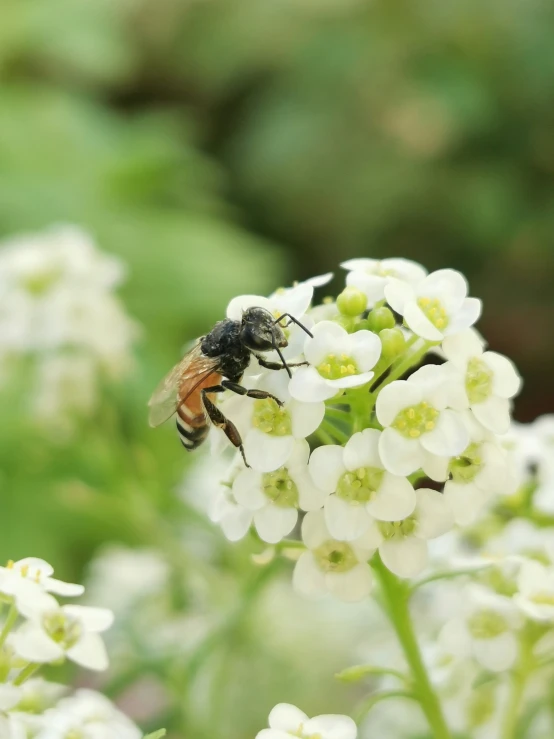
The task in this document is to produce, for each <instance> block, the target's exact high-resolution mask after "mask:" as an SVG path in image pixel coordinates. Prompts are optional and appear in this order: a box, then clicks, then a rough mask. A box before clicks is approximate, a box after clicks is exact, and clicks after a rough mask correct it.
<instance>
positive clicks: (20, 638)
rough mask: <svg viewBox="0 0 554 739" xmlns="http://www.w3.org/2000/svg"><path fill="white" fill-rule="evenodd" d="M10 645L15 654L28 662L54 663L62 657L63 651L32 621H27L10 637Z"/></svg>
mask: <svg viewBox="0 0 554 739" xmlns="http://www.w3.org/2000/svg"><path fill="white" fill-rule="evenodd" d="M11 644H12V646H13V648H14V649H15V652H16V654H18V655H19V656H20V657H22V658H23V659H24V660H27V661H28V662H40V663H46V662H55V661H57V660H59V659H61V658H62V657H63V656H64V651H63V649H62V648H61V647H60V646H59V644H56V642H54V641H53V640H52V639H50V637H49V636H48V634H46V632H45V631H43V630H42V628H41V627H40V626H39V625H38V624H35V623H33V622H32V621H27V622H26V623H24V624H23V625H22V626H20V627H19V629H18V630H17V631H16V632H15V634H14V635H13V636H12V639H11Z"/></svg>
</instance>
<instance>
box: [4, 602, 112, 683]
mask: <svg viewBox="0 0 554 739" xmlns="http://www.w3.org/2000/svg"><path fill="white" fill-rule="evenodd" d="M22 613H23V615H24V616H26V617H27V618H28V619H29V620H28V621H26V622H25V623H24V624H22V625H21V626H20V627H19V628H18V629H17V631H16V632H15V633H14V635H13V642H12V643H13V647H14V649H15V651H16V653H17V654H18V655H19V656H20V657H22V658H23V659H25V660H28V661H29V662H56V661H58V660H61V659H63V658H64V657H68V658H69V659H70V660H72V661H73V662H76V663H77V664H79V665H82V666H83V667H87V668H88V669H90V670H105V669H106V667H107V666H108V657H107V655H106V649H105V647H104V643H103V641H102V639H101V637H100V636H99V633H100V632H102V631H106V629H108V628H109V627H110V626H111V625H112V622H113V613H112V612H111V611H109V610H108V609H106V608H89V607H87V606H69V605H65V606H59V605H58V603H56V601H55V600H54V598H52V597H51V596H50V602H49V603H48V604H47V605H45V603H44V602H41V603H40V604H38V605H34V606H30V605H29V604H25V608H24V609H22Z"/></svg>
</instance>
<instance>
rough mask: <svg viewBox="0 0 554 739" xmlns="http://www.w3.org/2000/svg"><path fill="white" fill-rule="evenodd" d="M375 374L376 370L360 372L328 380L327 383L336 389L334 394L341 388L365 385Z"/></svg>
mask: <svg viewBox="0 0 554 739" xmlns="http://www.w3.org/2000/svg"><path fill="white" fill-rule="evenodd" d="M374 374H375V373H374V372H360V374H359V375H347V376H346V377H341V378H339V379H338V380H326V383H327V387H329V388H331V389H334V391H335V392H334V395H336V394H337V392H338V391H339V390H344V389H346V388H349V387H360V386H361V385H365V384H366V383H368V382H369V381H370V380H371V379H373V375H374ZM331 397H333V396H331Z"/></svg>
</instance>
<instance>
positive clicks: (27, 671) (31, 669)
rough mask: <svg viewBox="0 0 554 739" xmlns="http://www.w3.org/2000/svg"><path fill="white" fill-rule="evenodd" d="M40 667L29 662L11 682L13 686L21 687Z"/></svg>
mask: <svg viewBox="0 0 554 739" xmlns="http://www.w3.org/2000/svg"><path fill="white" fill-rule="evenodd" d="M41 666H42V665H40V664H37V663H36V662H29V664H28V665H27V667H24V668H23V669H22V670H21V672H20V673H19V675H18V676H17V677H16V678H15V680H14V681H13V684H14V685H23V683H24V682H27V680H28V679H29V678H30V677H32V676H33V675H34V674H35V672H36V671H37V670H38V669H39V668H40V667H41Z"/></svg>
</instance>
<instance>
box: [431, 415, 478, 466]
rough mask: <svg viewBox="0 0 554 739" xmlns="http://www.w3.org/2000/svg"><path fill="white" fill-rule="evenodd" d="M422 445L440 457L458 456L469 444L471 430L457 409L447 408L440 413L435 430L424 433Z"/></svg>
mask: <svg viewBox="0 0 554 739" xmlns="http://www.w3.org/2000/svg"><path fill="white" fill-rule="evenodd" d="M420 441H421V446H422V447H423V448H424V449H425V450H426V451H428V452H431V454H436V455H437V456H439V457H456V456H458V454H461V453H462V452H463V451H464V449H466V448H467V446H468V444H469V432H468V430H467V428H466V425H465V424H464V422H463V419H462V417H461V416H460V415H459V414H458V413H456V411H451V410H448V409H447V410H445V411H442V412H441V414H440V415H439V417H438V419H437V422H436V425H435V428H434V429H433V431H429V432H428V433H425V434H422V436H421V439H420Z"/></svg>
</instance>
